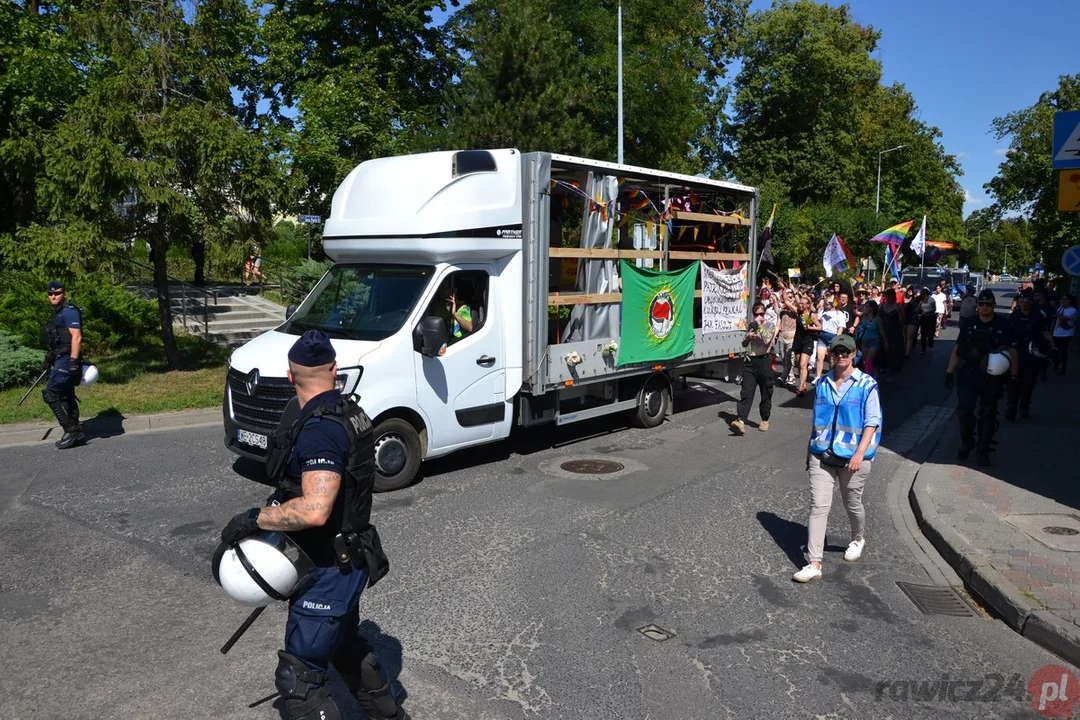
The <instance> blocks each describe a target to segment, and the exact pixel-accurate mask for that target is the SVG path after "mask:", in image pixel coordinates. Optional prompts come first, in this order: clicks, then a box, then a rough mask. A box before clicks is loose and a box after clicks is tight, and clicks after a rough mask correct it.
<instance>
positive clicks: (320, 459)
mask: <svg viewBox="0 0 1080 720" xmlns="http://www.w3.org/2000/svg"><path fill="white" fill-rule="evenodd" d="M335 357H336V356H335V352H334V348H333V346H332V345H331V344H330V340H329V339H328V338H327V336H326V334H325V333H323V332H322V331H320V330H309V331H307V332H306V333H304V335H303V336H302V337H301V338H300V339H299V340H297V341H296V343H295V344H294V345H293V346H292V348H291V349H290V350H289V372H288V376H289V381H290V382H291V383H293V385H295V386H296V396H297V399H298V401H299V405H300V410H299V413H298V415H297V416H296V419H295V420H294V421H293V422H292V423H291V424H289V425H288V426H285V425H284V424H283V427H282V428H280V429H279V430H278V432H277V433H275V436H274V440H273V446H272V448H271V450H270V452H269V453H268V456H267V459H266V466H267V473H268V474H269V475H270V476H271V477H274V478H277V479H278V492H277V493H276V494H275V496H274V499H273V500H272V501H271V504H270V506H268V507H263V508H252V509H251V510H248V511H245V512H243V513H240V514H239V515H237V516H236V517H234V518H233V519H232V520H231V521H229V524H228V525H227V526H226V527H225V529H224V530H223V531H222V533H221V539H222V541H223V542H224V543H225V544H228V545H230V546H231V547H233V548H236V547H237V543H238V542H239V541H240V540H241V539H242V538H246V537H247V536H253V535H257V534H258V533H261V532H263V531H283V532H285V533H286V534H287V535H288V537H289V538H290V539H291V540H292V541H294V542H295V543H296V545H298V546H299V547H300V549H301V550H302V551H303V552H304V553H306V554H307V556H308V557H309V558H310V561H311V563H312V564H313V565H314V566H315V567H314V570H313V571H312V572H311V573H310V575H309V578H308V580H307V581H306V582H303V583H302V584H301V585H300V586H299V587H298V588H297V589H296V590H295V591H294V592H293V594H292V595H291V596H290V597H288V601H289V618H288V622H287V624H286V627H285V649H284V650H281V651H279V652H278V667H277V673H276V681H275V684H276V686H277V689H278V691H279V692H280V693H281V695H282V697H283V698H284V701H285V711H286V717H288V718H289V719H290V720H316V719H319V720H337V718H339V717H340V714H339V712H338V709H337V706H336V704H335V703H334V700H333V698H331V696H330V683H329V680H328V675H327V673H328V671H329V668H330V664H331V663H333V665H334V667H335V668H336V669H337V671H338V673H340V674H341V677H342V678H343V679H344V681H345V684H346V685H347V686H348V688H349V690H350V691H351V692H352V693H353V694H354V695H355V696H356V698H357V702H358V703H359V705H360V706H361V707H362V708H363V709H364V710H365V711H366V712H367V715H368V717H370V718H373V720H391V719H393V720H407V718H408V717H409V715H408V713H406V712H405V710H404V708H402V707H401V706H400V705H399V704H398V702H397V698H396V697H395V695H394V692H393V689H392V687H391V683H390V680H389V678H388V676H387V674H386V672H385V670H384V669H383V668H382V666H381V665H380V663H379V659H378V658H377V657H376V656H375V654H374V653H373V652H372V651H371V649H370V648H369V647H368V645H367V642H366V641H365V640H364V638H363V636H362V635H360V633H359V631H358V625H359V620H360V617H359V603H360V594H361V592H362V591H363V590H364V588H365V587H367V586H368V585H372V584H374V583H375V582H377V581H378V580H379V579H380V578H381V577H382V576H383V575H385V574H386V572H387V570H388V569H389V563H388V561H387V559H386V556H385V555H384V554H383V552H382V547H381V543H380V542H379V537H378V533H377V532H376V531H375V528H374V526H373V525H371V523H370V517H371V494H372V490H373V487H374V477H375V475H374V472H375V469H374V468H375V455H374V439H373V437H372V429H371V420H369V419H368V416H367V415H366V414H365V413H364V411H363V410H362V409H361V408H360V407H359V406H358V405H357V404H356V403H355V402H353V401H352V400H351V399H350V398H347V397H344V396H343V395H342V394H341V393H340V392H339V391H338V390H337V389H336V388H335V386H334V383H335V380H336V377H337V362H336V361H335Z"/></svg>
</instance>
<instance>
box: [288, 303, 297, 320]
mask: <svg viewBox="0 0 1080 720" xmlns="http://www.w3.org/2000/svg"><path fill="white" fill-rule="evenodd" d="M295 312H296V303H293V304H292V305H289V307H287V308H285V319H286V320H288V319H289V318H291V317H292V316H293V313H295Z"/></svg>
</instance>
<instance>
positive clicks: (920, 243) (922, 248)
mask: <svg viewBox="0 0 1080 720" xmlns="http://www.w3.org/2000/svg"><path fill="white" fill-rule="evenodd" d="M911 252H913V253H915V254H916V255H918V256H919V261H920V262H921V261H922V259H923V256H924V255H925V254H926V216H925V215H923V217H922V227H920V228H919V232H918V233H916V234H915V237H914V238H912V240H911Z"/></svg>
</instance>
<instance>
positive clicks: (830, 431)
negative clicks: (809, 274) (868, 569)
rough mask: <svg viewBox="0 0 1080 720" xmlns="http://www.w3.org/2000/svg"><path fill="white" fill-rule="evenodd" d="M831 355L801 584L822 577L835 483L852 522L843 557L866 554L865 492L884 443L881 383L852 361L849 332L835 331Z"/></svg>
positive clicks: (820, 391)
mask: <svg viewBox="0 0 1080 720" xmlns="http://www.w3.org/2000/svg"><path fill="white" fill-rule="evenodd" d="M829 355H830V360H831V363H832V371H831V372H830V373H829V374H828V375H826V376H824V377H823V378H822V382H819V383H818V385H817V393H816V396H815V399H814V428H813V431H812V433H811V435H810V443H809V446H808V447H807V451H806V469H807V472H808V473H809V476H810V499H811V506H810V521H809V522H808V523H807V525H808V530H809V540H808V542H807V543H806V548H807V552H808V554H809V556H810V562H809V564H808V565H807V566H806V567H804V568H803V569H802V570H799V571H798V572H797V573H795V575H794V577H793V578H792V579H793V580H795V582H802V583H805V582H810V581H811V580H820V579H821V556H822V553H823V552H824V550H825V526H826V525H827V524H828V521H829V508H830V506H831V505H832V497H833V488H834V487H835V486H836V483H837V482H839V483H840V494H841V496H843V498H844V508H845V509H846V510H847V514H848V521H849V522H850V523H851V544H850V545H848V547H847V550H846V551H845V552H844V560H847V561H848V562H855V561H856V560H858V559H859V558H860V557H862V552H863V548H864V547H865V546H866V539H865V538H864V537H863V526H864V524H865V521H866V513H865V512H864V510H863V504H862V492H863V486H864V485H865V484H866V478H867V476H869V475H870V467H871V465H873V460H874V455H875V454H876V453H877V448H878V444H879V443H880V442H881V399H880V398H879V396H878V385H877V381H876V380H874V378H872V377H870V376H869V375H867V374H866V373H864V372H862V371H860V370H857V369H856V368H855V366H854V365H853V364H852V361H853V360H854V357H853V356H854V355H855V340H854V339H853V338H852V337H851V336H850V335H837V336H836V337H835V338H833V340H832V342H830V343H829Z"/></svg>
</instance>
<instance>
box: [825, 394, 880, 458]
mask: <svg viewBox="0 0 1080 720" xmlns="http://www.w3.org/2000/svg"><path fill="white" fill-rule="evenodd" d="M876 389H877V381H876V380H874V378H872V377H870V376H869V375H867V374H866V373H860V377H859V378H858V379H857V380H856V381H855V382H854V383H853V384H852V385H851V386H849V387H848V389H847V392H845V393H844V395H843V397H841V398H840V402H839V405H837V402H836V398H835V397H834V393H833V389H832V385H831V384H830V383H829V382H828V380H826V379H825V377H822V378H821V381H820V382H819V383H818V384H817V394H816V397H815V398H814V433H813V435H811V436H810V452H812V453H813V454H815V455H820V454H821V453H823V452H825V450H827V449H828V448H830V447H831V448H832V451H833V453H834V454H835V455H837V456H839V457H842V458H850V457H853V456H854V455H855V451H856V450H858V449H859V441H860V440H861V439H862V433H863V427H864V426H863V420H864V419H865V418H866V412H865V409H866V401H867V399H868V398H869V397H870V393H871V392H873V391H874V390H876ZM880 442H881V426H880V425H879V426H878V428H877V430H876V431H875V432H874V439H873V440H872V441H871V442H870V446H869V447H867V448H866V452H865V453H864V454H863V458H864V459H866V460H872V459H873V457H874V455H875V453H877V447H878V444H879V443H880Z"/></svg>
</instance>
